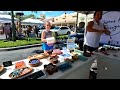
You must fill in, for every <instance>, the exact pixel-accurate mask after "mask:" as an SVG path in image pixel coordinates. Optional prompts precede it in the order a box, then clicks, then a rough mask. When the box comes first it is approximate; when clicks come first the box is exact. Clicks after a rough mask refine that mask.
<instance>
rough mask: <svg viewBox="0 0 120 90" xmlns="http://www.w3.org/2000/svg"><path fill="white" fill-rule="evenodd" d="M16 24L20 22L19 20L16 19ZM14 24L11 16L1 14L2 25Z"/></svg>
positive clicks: (0, 21)
mask: <svg viewBox="0 0 120 90" xmlns="http://www.w3.org/2000/svg"><path fill="white" fill-rule="evenodd" d="M14 20H15V22H17V21H18V19H17V18H14ZM11 22H12V18H11V15H7V14H0V23H11Z"/></svg>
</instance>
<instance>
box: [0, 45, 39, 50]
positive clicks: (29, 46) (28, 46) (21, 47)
mask: <svg viewBox="0 0 120 90" xmlns="http://www.w3.org/2000/svg"><path fill="white" fill-rule="evenodd" d="M38 46H41V44H34V45H26V46H19V47H10V48H0V51H10V50H18V49H25V48H31V47H38Z"/></svg>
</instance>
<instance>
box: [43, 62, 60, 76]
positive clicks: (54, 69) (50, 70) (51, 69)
mask: <svg viewBox="0 0 120 90" xmlns="http://www.w3.org/2000/svg"><path fill="white" fill-rule="evenodd" d="M44 69H45V71H46V72H47V73H48V74H49V75H52V74H53V73H54V72H57V71H58V68H57V66H56V65H53V64H52V63H50V64H48V65H44Z"/></svg>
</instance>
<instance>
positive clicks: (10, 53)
mask: <svg viewBox="0 0 120 90" xmlns="http://www.w3.org/2000/svg"><path fill="white" fill-rule="evenodd" d="M40 50H41V45H40V44H35V45H27V46H22V47H14V48H0V64H2V63H3V62H5V61H18V60H22V59H26V58H27V57H28V56H29V55H34V54H37V53H39V51H40Z"/></svg>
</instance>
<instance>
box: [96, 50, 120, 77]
mask: <svg viewBox="0 0 120 90" xmlns="http://www.w3.org/2000/svg"><path fill="white" fill-rule="evenodd" d="M108 53H109V54H110V55H104V54H102V53H97V52H95V55H96V56H97V79H120V70H119V68H120V51H119V52H118V51H112V50H110V51H108ZM115 54H116V55H117V56H115Z"/></svg>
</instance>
